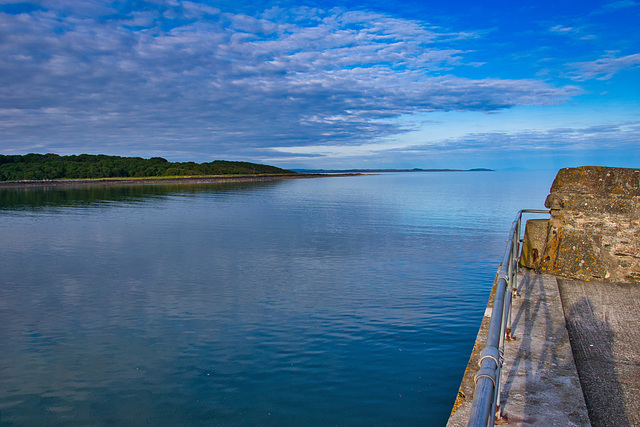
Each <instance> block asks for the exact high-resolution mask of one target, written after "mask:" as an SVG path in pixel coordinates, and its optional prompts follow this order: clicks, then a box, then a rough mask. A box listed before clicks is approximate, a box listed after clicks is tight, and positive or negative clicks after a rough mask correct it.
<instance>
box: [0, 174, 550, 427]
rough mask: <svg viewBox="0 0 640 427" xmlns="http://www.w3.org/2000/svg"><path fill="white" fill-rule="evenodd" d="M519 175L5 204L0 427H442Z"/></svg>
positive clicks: (85, 195) (1, 217)
mask: <svg viewBox="0 0 640 427" xmlns="http://www.w3.org/2000/svg"><path fill="white" fill-rule="evenodd" d="M510 176H511V175H510ZM513 177H514V178H513V179H514V181H513V182H512V181H509V180H505V179H504V176H501V175H500V174H499V173H497V172H496V173H491V174H489V173H486V174H471V173H468V174H456V173H448V174H447V173H441V174H427V173H425V174H417V173H414V174H389V175H377V176H362V177H348V178H345V177H332V178H323V179H312V180H287V181H281V182H268V183H234V184H224V185H202V186H191V187H186V186H138V187H135V186H133V187H131V186H126V187H104V188H76V189H69V190H64V191H61V190H30V191H13V192H12V191H2V192H0V205H1V206H2V208H1V210H0V236H2V242H3V244H2V245H1V246H0V259H1V260H2V276H1V278H0V324H2V328H0V346H1V347H2V349H3V352H2V353H0V423H7V424H16V425H33V424H47V425H49V424H51V425H69V424H71V425H73V424H92V425H95V424H98V425H100V424H117V425H120V424H131V425H212V424H213V425H349V426H351V425H442V424H443V423H444V422H445V421H446V418H447V416H448V414H449V411H450V408H451V405H452V403H453V399H454V397H455V393H456V389H457V386H458V384H459V381H460V378H461V375H462V373H463V371H464V368H465V365H466V361H467V358H468V355H469V351H470V349H471V346H472V344H473V340H474V338H475V334H476V332H477V326H478V324H479V321H480V318H481V316H482V313H483V311H484V305H485V301H486V298H487V296H488V292H489V288H490V285H491V281H492V279H493V275H494V272H495V269H496V268H497V264H496V263H497V262H499V258H500V257H501V255H502V250H503V246H504V238H505V235H506V232H507V231H508V230H507V229H508V226H509V224H510V222H511V220H512V217H513V216H514V215H515V212H516V211H517V210H518V209H520V208H523V207H539V205H540V204H541V203H542V201H544V197H545V196H546V193H547V192H548V188H549V186H550V183H551V179H552V175H549V176H546V175H545V176H543V177H540V176H538V177H536V178H537V179H536V180H532V179H531V177H530V176H528V175H521V176H518V175H515V174H514V175H513ZM515 188H518V189H525V190H526V192H525V193H520V194H519V195H515V196H514V195H513V194H512V192H511V190H512V189H515ZM497 190H505V191H506V193H507V194H509V195H508V196H507V195H502V194H501V193H500V192H499V191H497Z"/></svg>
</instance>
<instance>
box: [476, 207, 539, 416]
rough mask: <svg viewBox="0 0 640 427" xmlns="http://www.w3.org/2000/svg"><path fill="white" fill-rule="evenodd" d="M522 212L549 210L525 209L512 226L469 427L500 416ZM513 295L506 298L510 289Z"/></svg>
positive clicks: (481, 355)
mask: <svg viewBox="0 0 640 427" xmlns="http://www.w3.org/2000/svg"><path fill="white" fill-rule="evenodd" d="M523 213H546V214H548V213H549V211H548V210H539V209H523V210H521V211H519V212H518V215H517V216H516V219H515V220H514V221H513V223H512V224H511V229H510V230H509V239H508V240H507V247H506V249H505V252H504V256H503V258H502V263H501V264H500V269H499V271H498V275H497V279H496V280H497V282H496V292H495V298H494V302H493V312H492V314H491V321H490V322H489V331H488V333H487V340H486V343H485V346H484V349H483V350H482V352H481V353H480V361H479V362H478V365H479V366H480V370H479V371H478V373H477V374H476V376H475V378H474V380H475V382H476V388H475V391H474V393H473V403H472V405H471V414H470V416H469V423H468V426H469V427H471V426H473V427H476V426H477V427H480V426H482V427H484V426H493V425H494V424H495V422H496V419H500V418H501V413H500V374H501V370H502V362H503V356H504V343H505V340H506V341H509V340H511V300H512V299H513V294H514V292H516V287H517V284H518V261H519V254H520V243H521V242H522V240H521V237H520V236H521V222H522V214H523ZM509 287H511V292H509V294H508V295H507V289H509Z"/></svg>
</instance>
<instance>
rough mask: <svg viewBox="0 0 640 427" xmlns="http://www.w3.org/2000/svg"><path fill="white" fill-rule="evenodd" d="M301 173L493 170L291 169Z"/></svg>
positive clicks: (480, 169) (473, 170) (468, 170)
mask: <svg viewBox="0 0 640 427" xmlns="http://www.w3.org/2000/svg"><path fill="white" fill-rule="evenodd" d="M292 170H293V171H295V172H301V173H383V172H494V170H493V169H485V168H475V169H420V168H414V169H292Z"/></svg>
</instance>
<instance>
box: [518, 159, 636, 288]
mask: <svg viewBox="0 0 640 427" xmlns="http://www.w3.org/2000/svg"><path fill="white" fill-rule="evenodd" d="M545 206H546V207H547V208H549V209H550V211H551V218H550V220H548V221H546V222H541V221H540V220H532V221H529V222H528V223H527V227H526V231H525V243H524V249H523V255H522V257H521V263H522V265H524V266H525V267H529V268H533V269H536V270H538V271H543V272H548V273H551V274H555V275H558V276H563V277H569V278H574V279H580V280H587V281H588V280H607V281H624V282H633V283H640V239H639V238H638V236H639V235H640V169H627V168H609V167H596V166H583V167H578V168H566V169H561V170H560V171H559V172H558V175H557V176H556V179H555V181H554V182H553V185H552V187H551V191H550V194H549V196H548V197H547V200H546V202H545Z"/></svg>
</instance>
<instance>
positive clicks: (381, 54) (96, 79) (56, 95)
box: [0, 1, 635, 153]
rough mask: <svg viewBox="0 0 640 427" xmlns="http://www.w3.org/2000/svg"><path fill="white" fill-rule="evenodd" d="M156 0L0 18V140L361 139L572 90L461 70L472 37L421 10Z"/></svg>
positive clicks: (544, 101)
mask: <svg viewBox="0 0 640 427" xmlns="http://www.w3.org/2000/svg"><path fill="white" fill-rule="evenodd" d="M161 3H163V4H162V5H161V7H160V6H159V7H158V9H157V10H151V11H141V12H133V11H122V10H121V11H118V13H115V12H116V11H115V10H114V8H112V7H106V6H104V5H101V3H100V2H87V3H86V4H85V5H84V6H82V7H80V6H74V4H75V2H70V1H69V2H64V3H60V4H61V5H62V9H63V10H61V9H58V8H56V5H57V3H55V2H51V3H43V4H44V6H45V7H47V8H48V10H44V11H33V12H32V13H28V14H26V13H25V14H20V15H8V14H0V56H1V57H2V58H3V61H2V63H0V75H1V76H2V83H3V84H2V85H1V86H0V113H1V114H0V132H2V133H3V141H4V142H3V144H16V143H19V142H20V141H21V143H25V144H26V143H30V141H31V143H33V144H35V143H38V144H42V143H45V144H49V146H59V145H62V144H65V143H69V144H76V145H77V146H86V145H87V144H91V143H92V141H96V139H99V141H96V142H95V143H97V144H103V146H111V147H124V146H126V145H133V144H138V145H140V144H148V146H149V148H150V149H151V148H152V147H153V149H154V150H162V149H164V150H167V151H172V150H173V151H177V150H185V149H186V148H185V146H186V145H189V147H191V148H189V149H193V150H194V151H198V152H200V151H206V149H205V148H204V147H206V146H207V145H208V146H210V148H209V151H210V152H213V151H215V152H216V153H224V152H230V151H231V150H232V149H233V150H237V149H238V145H239V144H240V143H241V144H242V146H243V149H245V150H249V149H252V148H258V147H272V146H273V145H274V141H275V140H278V141H283V142H284V143H287V144H290V145H308V144H338V143H339V144H352V145H359V144H362V143H363V142H365V141H368V140H371V139H372V138H374V137H381V136H387V135H393V134H397V133H399V132H403V131H404V130H405V127H404V126H402V125H401V124H398V123H396V122H393V121H389V120H385V121H383V120H382V119H391V118H397V117H399V116H402V115H405V114H410V113H413V112H417V111H423V112H425V111H451V110H459V111H497V110H500V109H505V108H511V107H514V106H518V105H549V104H557V103H559V102H562V101H564V100H565V99H567V98H568V97H570V96H572V95H574V94H576V93H577V92H578V90H577V88H575V87H554V86H551V85H550V84H548V83H545V82H543V81H538V80H531V79H512V80H508V79H495V78H494V79H489V78H475V79H472V78H468V77H460V76H456V74H455V71H456V67H458V66H461V65H465V63H466V59H465V56H466V51H465V50H464V49H461V48H460V47H459V46H460V44H459V42H460V40H464V39H470V38H472V37H475V36H477V35H475V36H474V35H473V33H470V32H460V33H455V32H451V31H444V30H439V29H437V28H433V27H431V26H429V25H428V24H426V23H424V22H421V21H417V20H415V21H414V20H406V19H398V18H394V17H391V16H388V15H384V14H380V13H373V12H367V11H346V10H342V9H332V10H320V9H312V8H303V7H301V8H292V9H278V8H273V9H269V10H266V11H264V12H263V13H262V14H259V15H255V16H249V15H246V14H241V13H230V12H224V11H220V10H218V9H215V8H211V7H208V6H203V5H200V4H197V3H191V2H184V3H181V4H178V3H176V2H173V3H165V2H161ZM169 11H170V12H171V13H168V12H169ZM107 16H108V18H107ZM195 18H197V19H196V20H194V19H195ZM452 40H455V41H456V43H457V44H456V45H455V46H454V45H452V44H451V41H452ZM633 61H635V59H632V60H631V62H633ZM623 62H624V61H623ZM627 62H628V61H627ZM469 65H472V66H475V65H477V64H475V63H471V62H469ZM609 69H611V68H609ZM16 123H18V125H16ZM56 144H57V145H56ZM211 146H215V148H211Z"/></svg>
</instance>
